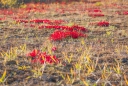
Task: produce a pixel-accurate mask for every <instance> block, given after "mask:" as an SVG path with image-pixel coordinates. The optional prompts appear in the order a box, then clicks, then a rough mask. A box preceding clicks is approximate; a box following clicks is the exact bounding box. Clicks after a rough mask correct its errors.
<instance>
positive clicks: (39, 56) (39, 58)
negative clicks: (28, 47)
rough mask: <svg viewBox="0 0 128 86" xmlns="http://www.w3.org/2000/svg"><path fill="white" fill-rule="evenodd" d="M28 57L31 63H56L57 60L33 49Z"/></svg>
mask: <svg viewBox="0 0 128 86" xmlns="http://www.w3.org/2000/svg"><path fill="white" fill-rule="evenodd" d="M28 56H29V57H31V62H32V63H38V62H39V63H40V64H44V63H50V64H51V63H58V62H59V60H58V58H57V57H56V56H50V55H47V54H46V52H41V51H39V50H37V49H34V50H33V51H32V52H30V53H29V54H28Z"/></svg>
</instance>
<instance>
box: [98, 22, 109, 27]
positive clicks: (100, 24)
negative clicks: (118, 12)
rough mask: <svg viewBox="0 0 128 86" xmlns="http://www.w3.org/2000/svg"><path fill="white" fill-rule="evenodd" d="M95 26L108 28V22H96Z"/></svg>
mask: <svg viewBox="0 0 128 86" xmlns="http://www.w3.org/2000/svg"><path fill="white" fill-rule="evenodd" d="M97 25H98V26H102V27H103V26H104V27H108V26H109V22H107V21H101V22H98V23H97Z"/></svg>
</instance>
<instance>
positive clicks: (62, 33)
mask: <svg viewBox="0 0 128 86" xmlns="http://www.w3.org/2000/svg"><path fill="white" fill-rule="evenodd" d="M67 37H72V38H73V39H76V38H78V37H86V35H85V34H83V33H80V32H77V31H55V32H54V33H53V34H51V35H50V39H51V40H54V41H57V40H62V39H64V38H67Z"/></svg>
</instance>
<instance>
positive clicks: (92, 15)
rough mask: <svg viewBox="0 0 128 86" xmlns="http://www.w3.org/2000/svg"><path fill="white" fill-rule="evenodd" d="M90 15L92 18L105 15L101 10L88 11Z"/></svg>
mask: <svg viewBox="0 0 128 86" xmlns="http://www.w3.org/2000/svg"><path fill="white" fill-rule="evenodd" d="M88 12H89V13H88V15H89V16H91V17H102V16H104V14H103V13H102V11H101V10H100V9H88Z"/></svg>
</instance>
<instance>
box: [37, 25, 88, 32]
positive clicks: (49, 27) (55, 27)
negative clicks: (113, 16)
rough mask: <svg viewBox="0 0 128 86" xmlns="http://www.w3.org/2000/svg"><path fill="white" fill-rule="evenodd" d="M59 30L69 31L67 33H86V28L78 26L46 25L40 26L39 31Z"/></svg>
mask: <svg viewBox="0 0 128 86" xmlns="http://www.w3.org/2000/svg"><path fill="white" fill-rule="evenodd" d="M46 28H47V29H53V28H54V29H61V30H69V31H73V30H78V31H87V29H86V28H84V27H80V26H78V25H73V26H59V25H48V26H44V25H43V26H40V27H39V29H46Z"/></svg>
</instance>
